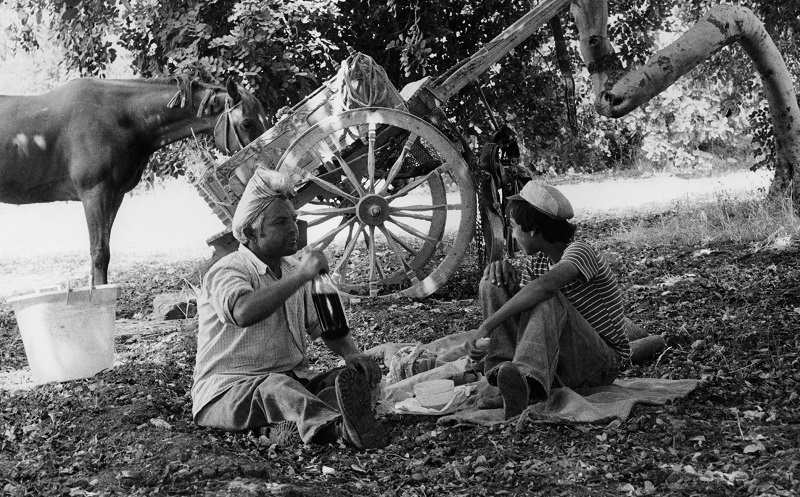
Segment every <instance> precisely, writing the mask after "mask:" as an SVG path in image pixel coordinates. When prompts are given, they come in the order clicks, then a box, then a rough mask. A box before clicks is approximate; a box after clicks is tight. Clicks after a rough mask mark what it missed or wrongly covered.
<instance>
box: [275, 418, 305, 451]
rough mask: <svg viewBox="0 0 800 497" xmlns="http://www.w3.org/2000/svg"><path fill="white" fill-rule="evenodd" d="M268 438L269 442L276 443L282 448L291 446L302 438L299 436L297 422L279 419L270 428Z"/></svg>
mask: <svg viewBox="0 0 800 497" xmlns="http://www.w3.org/2000/svg"><path fill="white" fill-rule="evenodd" d="M268 438H269V441H270V443H273V444H276V445H277V446H278V447H282V448H287V447H293V446H295V445H297V444H299V443H300V442H302V441H303V439H301V438H300V432H299V431H298V429H297V423H295V422H294V421H281V422H280V423H278V424H277V425H276V426H274V427H272V428H270V432H269V437H268Z"/></svg>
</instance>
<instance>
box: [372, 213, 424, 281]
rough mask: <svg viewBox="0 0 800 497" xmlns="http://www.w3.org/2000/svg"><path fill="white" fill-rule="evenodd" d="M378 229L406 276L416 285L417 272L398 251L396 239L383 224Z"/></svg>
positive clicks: (417, 279)
mask: <svg viewBox="0 0 800 497" xmlns="http://www.w3.org/2000/svg"><path fill="white" fill-rule="evenodd" d="M379 228H380V230H381V231H382V232H383V236H385V237H386V242H387V243H388V244H389V248H390V249H391V250H392V252H394V255H395V257H397V259H398V260H399V261H400V264H401V265H402V266H403V271H404V272H405V273H406V277H407V278H408V279H409V281H411V283H412V284H414V285H416V284H417V283H419V277H418V276H417V273H415V272H414V269H413V268H412V267H411V266H409V264H408V262H406V260H405V259H404V258H403V254H402V252H401V251H400V247H399V246H398V243H397V241H398V240H397V239H396V238H395V237H394V234H392V233H391V232H390V231H389V230H388V229H386V228H385V227H384V226H380V227H379Z"/></svg>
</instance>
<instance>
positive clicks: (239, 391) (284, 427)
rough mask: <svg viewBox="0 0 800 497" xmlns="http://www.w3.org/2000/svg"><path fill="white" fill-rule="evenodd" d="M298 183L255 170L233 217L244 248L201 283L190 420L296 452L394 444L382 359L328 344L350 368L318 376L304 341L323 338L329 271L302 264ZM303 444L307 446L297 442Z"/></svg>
mask: <svg viewBox="0 0 800 497" xmlns="http://www.w3.org/2000/svg"><path fill="white" fill-rule="evenodd" d="M292 192H293V185H291V184H290V180H289V179H288V178H287V177H286V176H284V175H283V174H281V173H278V172H276V171H273V170H268V169H266V168H257V169H256V172H255V174H254V175H253V177H252V179H250V181H249V182H248V184H247V187H246V188H245V192H244V194H243V195H242V199H241V201H240V202H239V204H238V206H237V208H236V213H235V214H234V218H233V226H232V229H233V234H234V236H235V237H236V239H237V240H239V242H240V245H239V250H238V251H236V252H234V253H232V254H229V255H227V256H225V257H223V258H222V259H220V260H219V261H218V262H217V263H216V264H215V265H214V266H213V267H212V268H211V269H210V270H209V271H208V273H207V274H206V275H205V277H204V278H203V286H202V290H201V292H200V296H199V297H198V314H199V331H198V338H197V362H196V366H195V370H194V385H193V387H192V399H193V406H192V415H193V417H194V421H195V423H197V424H198V425H200V426H207V427H212V428H219V429H223V430H228V431H244V430H258V431H260V432H261V433H263V434H265V435H267V436H268V437H269V439H270V441H272V442H274V443H277V444H279V445H281V446H288V445H291V444H293V443H296V442H297V441H299V440H302V441H303V442H305V443H328V442H332V441H335V440H337V439H338V438H342V439H344V440H345V441H346V442H348V443H350V444H352V445H354V446H355V447H357V448H379V447H383V446H385V445H386V444H387V443H388V437H387V435H386V431H385V429H384V428H383V426H382V425H381V423H380V422H379V421H378V420H376V419H375V417H374V416H373V413H372V409H371V402H370V397H371V396H370V393H371V392H370V386H373V387H374V386H376V385H377V384H378V382H379V381H380V377H381V372H380V368H379V367H378V365H377V364H376V363H375V361H374V360H373V359H372V358H370V357H368V356H366V355H365V354H364V353H362V352H361V351H360V350H359V349H358V347H357V346H356V344H355V343H354V341H353V339H352V338H351V337H350V336H349V335H346V336H344V337H342V338H339V339H335V340H328V339H323V340H324V341H325V344H326V345H327V346H328V348H330V349H331V350H332V351H333V352H334V353H336V354H338V355H340V356H342V357H343V358H344V359H345V364H346V367H345V368H344V369H338V370H334V371H332V372H327V373H322V374H318V373H316V372H315V371H312V370H311V369H310V366H309V363H308V357H307V353H306V340H305V336H304V335H306V334H307V335H309V336H310V337H312V338H317V337H319V336H320V326H319V323H318V320H317V317H316V314H315V313H314V310H313V309H314V307H313V303H312V301H311V294H310V282H311V280H312V279H313V278H314V277H315V276H317V275H318V274H319V273H320V272H325V271H327V270H328V261H327V259H326V258H325V255H324V254H323V253H322V252H321V251H316V250H304V251H302V252H300V253H299V254H298V255H299V258H298V257H295V254H296V253H297V252H298V247H297V240H298V229H297V224H296V217H297V216H296V214H295V210H294V206H293V205H292V203H291V201H290V200H289V198H290V195H291V194H292ZM298 439H299V440H298Z"/></svg>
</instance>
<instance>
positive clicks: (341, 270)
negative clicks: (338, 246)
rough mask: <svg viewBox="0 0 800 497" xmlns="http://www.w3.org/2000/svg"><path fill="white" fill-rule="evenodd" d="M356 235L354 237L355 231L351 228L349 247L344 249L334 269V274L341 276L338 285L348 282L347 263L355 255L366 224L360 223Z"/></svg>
mask: <svg viewBox="0 0 800 497" xmlns="http://www.w3.org/2000/svg"><path fill="white" fill-rule="evenodd" d="M356 230H357V231H356V233H355V235H353V229H352V226H351V229H350V234H349V239H348V241H347V245H346V246H345V247H344V252H342V256H341V257H340V258H339V261H338V262H337V263H336V266H335V267H334V268H333V273H336V274H338V275H339V281H338V282H337V283H340V282H341V283H344V282H345V281H347V276H346V273H347V263H348V262H350V256H351V255H353V250H355V248H356V244H357V243H358V237H359V235H360V234H361V232H362V231H364V223H359V224H358V228H356Z"/></svg>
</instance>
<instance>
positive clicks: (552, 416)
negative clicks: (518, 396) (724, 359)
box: [367, 330, 699, 426]
mask: <svg viewBox="0 0 800 497" xmlns="http://www.w3.org/2000/svg"><path fill="white" fill-rule="evenodd" d="M475 332H476V330H470V331H467V332H462V333H457V334H453V335H449V336H446V337H444V338H440V339H438V340H435V341H433V342H431V343H429V344H427V345H422V344H408V343H402V344H395V343H390V344H384V345H382V346H378V347H375V348H373V349H372V350H370V351H367V354H370V355H373V356H374V357H376V358H380V359H383V360H384V363H385V364H386V366H387V367H388V368H389V369H390V371H394V372H396V373H397V372H401V373H403V374H399V375H395V376H399V377H402V378H403V379H401V380H400V381H397V378H391V381H392V382H391V383H390V384H388V385H384V387H383V389H382V394H381V402H380V404H379V409H378V410H379V412H382V413H397V414H422V415H435V416H442V417H440V418H439V420H438V423H439V424H444V425H480V426H490V425H493V424H496V423H502V422H503V421H504V419H503V409H478V400H479V399H480V398H481V396H483V395H485V394H486V391H487V389H494V392H495V393H496V392H497V388H496V387H492V386H490V385H489V383H488V382H487V381H486V378H485V377H483V375H478V377H479V380H478V381H474V382H469V383H468V382H466V381H465V379H466V378H467V377H468V376H469V373H470V372H471V368H472V366H473V363H471V361H469V359H467V358H466V357H465V355H466V352H467V349H466V346H465V341H466V340H469V339H471V338H474V335H475ZM403 347H407V348H410V349H412V350H413V352H412V353H410V354H403V353H399V352H398V351H399V350H401V349H402V348H403ZM423 349H424V350H423ZM423 351H424V352H430V353H432V354H433V355H434V357H435V365H436V367H433V369H429V370H426V371H422V372H417V369H416V368H412V367H411V366H412V365H415V364H416V363H415V358H418V357H419V355H420V353H421V352H423ZM398 362H399V364H396V363H398ZM417 362H418V361H417ZM430 362H432V361H430ZM431 365H432V364H431ZM409 375H411V376H409ZM390 376H393V375H390ZM443 378H450V379H453V380H455V382H456V385H458V386H456V387H455V395H454V398H453V401H451V402H450V403H449V404H448V405H447V406H445V407H444V408H442V409H440V410H432V409H426V408H424V407H422V406H420V405H419V403H418V402H416V399H414V398H413V397H414V385H415V384H417V383H419V382H421V381H427V380H435V379H443ZM698 383H699V382H698V380H692V379H688V380H662V379H658V378H626V379H618V380H617V381H615V382H614V384H612V385H608V386H604V387H598V388H590V389H584V390H581V391H575V390H572V389H569V388H557V389H554V390H553V391H552V392H551V395H550V397H549V398H548V399H547V401H546V402H539V403H537V404H534V405H531V406H529V407H528V408H527V409H526V410H525V411H524V412H523V413H522V414H521V415H520V417H519V418H520V420H524V419H533V420H535V421H536V422H541V423H554V424H575V423H609V422H611V421H613V420H615V419H616V420H620V421H624V420H626V419H627V418H628V416H629V415H630V412H631V409H632V408H633V406H635V405H636V404H644V405H664V404H665V403H666V402H668V401H671V400H675V399H677V398H680V397H685V396H686V395H688V394H689V393H690V392H691V391H692V390H694V389H695V388H696V387H697V385H698Z"/></svg>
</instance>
